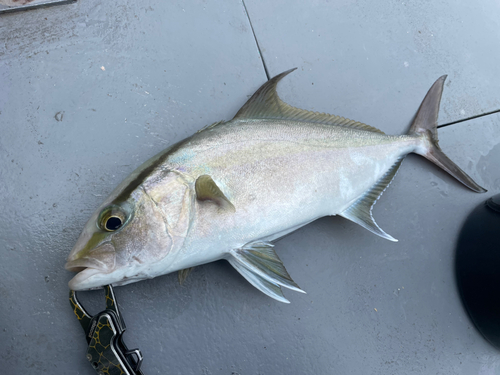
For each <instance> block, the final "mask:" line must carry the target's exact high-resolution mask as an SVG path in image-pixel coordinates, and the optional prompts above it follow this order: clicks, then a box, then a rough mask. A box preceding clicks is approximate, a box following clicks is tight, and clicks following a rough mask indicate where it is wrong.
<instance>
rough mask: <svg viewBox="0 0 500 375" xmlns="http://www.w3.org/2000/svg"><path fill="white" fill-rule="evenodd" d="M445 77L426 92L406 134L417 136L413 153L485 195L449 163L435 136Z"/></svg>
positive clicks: (455, 166) (460, 170) (471, 180)
mask: <svg viewBox="0 0 500 375" xmlns="http://www.w3.org/2000/svg"><path fill="white" fill-rule="evenodd" d="M446 77H447V76H446V75H444V76H442V77H439V78H438V80H437V81H436V82H434V84H433V85H432V87H431V88H430V89H429V91H428V92H427V95H426V96H425V98H424V100H423V101H422V104H420V108H419V109H418V112H417V115H416V116H415V119H414V120H413V123H412V125H411V127H410V130H409V132H408V134H409V135H413V136H418V137H419V138H420V139H421V142H420V143H419V145H418V146H417V147H416V149H415V151H414V152H415V153H416V154H419V155H422V156H423V157H425V158H426V159H428V160H430V161H431V162H433V163H434V164H436V165H437V166H438V167H440V168H441V169H443V170H445V171H446V172H448V173H449V174H450V175H452V176H453V177H455V178H456V179H457V180H458V181H460V182H461V183H462V184H464V185H465V186H467V187H468V188H469V189H471V190H473V191H475V192H477V193H485V192H486V189H484V188H482V187H481V186H479V185H478V184H477V183H476V182H475V181H474V180H473V179H472V178H470V177H469V176H468V175H467V174H466V173H465V172H464V171H463V170H462V169H460V167H459V166H458V165H456V164H455V163H454V162H453V161H451V160H450V159H449V158H448V157H447V156H446V155H445V154H444V152H443V151H442V150H441V148H440V147H439V142H438V134H437V118H438V112H439V104H440V103H441V95H442V93H443V85H444V81H445V79H446Z"/></svg>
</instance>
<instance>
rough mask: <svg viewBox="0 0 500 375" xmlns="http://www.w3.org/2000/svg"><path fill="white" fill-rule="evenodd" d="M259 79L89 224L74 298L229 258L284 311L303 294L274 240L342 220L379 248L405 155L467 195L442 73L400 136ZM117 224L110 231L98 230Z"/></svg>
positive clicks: (142, 172)
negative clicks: (452, 143)
mask: <svg viewBox="0 0 500 375" xmlns="http://www.w3.org/2000/svg"><path fill="white" fill-rule="evenodd" d="M291 71H293V69H292V70H289V71H287V72H284V73H281V74H279V75H277V76H276V77H274V78H273V79H271V80H269V81H268V82H266V83H265V84H264V85H263V86H261V88H259V89H258V90H257V92H256V93H255V94H254V95H253V96H252V97H251V98H250V99H249V100H248V101H247V103H246V104H245V105H244V106H243V107H242V108H241V109H240V111H238V113H237V114H236V116H235V117H234V118H233V119H232V120H231V121H227V122H224V121H219V122H217V123H214V124H212V125H209V126H206V127H205V128H203V129H202V130H200V131H198V132H197V133H196V134H194V135H193V136H191V137H189V138H187V139H185V140H183V141H181V142H178V143H177V144H175V145H173V146H171V147H169V148H168V149H167V150H165V151H163V152H162V153H160V154H158V155H156V156H155V157H153V158H151V159H150V160H149V161H147V162H146V163H144V164H143V165H142V166H140V167H139V168H137V169H136V170H135V171H134V172H133V173H132V174H131V175H130V176H129V177H128V178H127V179H125V180H124V182H122V183H121V184H120V185H119V186H118V187H117V188H116V189H115V190H114V191H113V193H111V195H110V196H109V197H108V198H107V199H106V200H105V201H104V203H103V204H102V205H101V206H100V207H99V208H98V209H97V210H96V211H95V213H94V214H93V215H92V217H91V218H90V219H89V221H88V222H87V224H86V226H85V228H84V230H83V232H82V234H81V236H80V238H79V239H78V241H77V243H76V245H75V247H74V248H73V250H72V251H71V253H70V255H69V257H68V262H67V264H66V268H67V269H69V270H74V271H78V274H77V275H76V276H75V277H74V278H73V279H72V280H71V281H70V283H69V286H70V288H71V289H73V290H84V289H93V288H99V287H101V286H103V285H108V284H112V285H114V286H116V285H125V284H128V283H131V282H135V281H139V280H143V279H148V278H153V277H156V276H159V275H163V274H167V273H170V272H175V271H181V272H180V274H179V279H180V280H183V279H185V277H186V276H187V274H188V273H189V271H187V270H190V269H191V268H192V267H195V266H197V265H200V264H204V263H208V262H211V261H215V260H219V259H226V260H228V261H229V263H230V264H231V265H232V266H233V267H234V268H235V269H236V270H237V271H238V272H239V273H240V274H241V275H242V276H243V277H244V278H245V279H246V280H248V281H249V282H250V283H251V284H252V285H254V286H255V287H256V288H257V289H259V290H261V291H262V292H263V293H265V294H267V295H268V296H270V297H272V298H274V299H276V300H278V301H280V302H288V300H287V299H286V298H285V297H284V295H283V293H282V288H283V287H284V288H288V289H291V290H294V291H299V292H302V290H301V289H300V287H299V286H298V285H297V284H296V283H295V281H293V280H292V278H291V277H290V275H289V274H288V272H287V271H286V269H285V267H284V265H283V264H282V262H281V260H280V259H279V257H278V255H277V254H276V252H275V249H274V243H273V241H276V240H278V239H279V238H281V237H283V236H285V235H286V234H288V233H290V232H292V231H294V230H297V229H298V228H300V227H302V226H304V225H307V224H308V223H310V222H311V221H314V220H315V219H318V218H320V217H322V216H328V215H339V216H342V217H344V218H346V219H348V220H351V221H353V222H355V223H357V224H359V225H360V226H362V227H363V228H365V229H367V230H369V231H371V232H372V233H374V234H376V235H379V236H381V237H383V238H385V239H388V240H391V241H396V240H395V239H394V238H393V237H392V236H390V235H389V234H387V233H385V232H384V231H383V230H382V229H381V228H380V227H379V226H378V225H377V224H376V222H375V220H374V218H373V216H372V208H373V205H374V204H375V203H376V201H377V200H378V198H379V197H380V195H381V194H382V193H383V192H384V191H385V189H386V188H387V187H388V186H389V184H390V182H391V181H392V180H393V178H394V176H395V175H396V173H397V171H398V169H399V167H400V166H401V162H402V161H403V159H404V157H405V156H406V155H407V154H409V153H411V152H414V153H417V154H420V155H422V156H424V157H425V158H427V159H429V160H430V161H432V162H434V163H435V164H436V165H438V166H440V167H441V168H442V169H444V170H445V171H446V172H448V173H450V174H451V175H452V176H453V177H455V178H456V179H457V180H459V181H460V182H462V183H463V184H464V185H465V186H467V187H468V188H470V189H471V190H473V191H475V192H484V191H485V190H484V189H483V188H482V187H480V186H479V185H477V184H476V183H475V182H474V181H473V180H472V179H471V178H470V177H469V176H467V175H466V174H465V173H464V172H463V171H462V170H461V169H460V168H459V167H458V166H457V165H455V164H454V163H453V162H452V161H451V160H450V159H448V158H447V157H446V155H445V154H444V153H443V152H442V151H441V149H440V148H439V146H438V141H437V117H438V112H439V104H440V100H441V94H442V90H443V84H444V80H445V78H446V77H445V76H443V77H441V78H439V79H438V80H437V81H436V82H435V83H434V85H433V86H432V87H431V89H430V90H429V92H428V93H427V95H426V97H425V98H424V100H423V102H422V104H421V106H420V108H419V111H418V112H417V115H416V116H415V119H414V121H413V124H412V126H411V127H410V130H409V132H408V134H405V135H386V134H384V133H383V132H381V131H380V130H378V129H376V128H373V127H371V126H368V125H366V124H363V123H360V122H356V121H353V120H349V119H346V118H343V117H340V116H335V115H329V114H325V113H317V112H311V111H306V110H302V109H298V108H295V107H292V106H290V105H288V104H286V103H284V102H283V101H282V100H281V99H280V98H279V96H278V94H277V92H276V86H277V84H278V82H279V81H280V80H281V79H282V78H283V77H284V76H286V75H287V74H289V73H290V72H291ZM108 220H113V221H112V225H106V223H107V222H108Z"/></svg>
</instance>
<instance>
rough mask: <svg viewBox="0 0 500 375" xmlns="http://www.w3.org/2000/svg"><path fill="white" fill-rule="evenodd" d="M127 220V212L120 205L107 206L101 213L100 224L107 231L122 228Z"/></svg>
mask: <svg viewBox="0 0 500 375" xmlns="http://www.w3.org/2000/svg"><path fill="white" fill-rule="evenodd" d="M126 221H127V215H126V213H125V212H124V211H123V210H122V209H121V208H120V207H118V206H110V207H108V208H105V209H104V210H103V211H102V212H101V214H100V215H99V221H98V225H99V227H100V228H101V229H102V230H105V231H106V232H114V231H116V230H118V229H120V228H121V227H122V226H123V225H124V224H125V222H126Z"/></svg>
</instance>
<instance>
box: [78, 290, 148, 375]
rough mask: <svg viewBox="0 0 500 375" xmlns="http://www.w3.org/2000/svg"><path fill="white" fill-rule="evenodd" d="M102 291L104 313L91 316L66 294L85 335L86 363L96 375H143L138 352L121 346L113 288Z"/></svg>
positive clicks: (120, 323)
mask: <svg viewBox="0 0 500 375" xmlns="http://www.w3.org/2000/svg"><path fill="white" fill-rule="evenodd" d="M104 291H105V293H106V310H104V311H101V312H100V313H99V314H96V315H94V316H91V315H90V314H89V313H87V311H85V309H84V307H83V306H82V305H81V304H80V302H79V301H78V298H77V296H76V292H75V291H74V290H71V291H70V292H69V301H70V303H71V307H72V308H73V312H74V313H75V315H76V317H77V318H78V321H79V322H80V324H81V326H82V328H83V330H84V331H85V338H86V339H87V345H88V348H87V359H88V360H89V362H90V363H91V365H92V367H93V368H94V369H95V370H96V371H97V374H98V375H105V374H106V375H144V374H143V372H142V371H141V364H142V354H141V352H140V350H139V349H132V350H129V349H128V348H127V346H126V345H125V343H124V342H123V336H122V335H123V333H124V332H125V329H126V327H125V322H124V321H123V318H122V316H121V314H120V311H119V310H118V304H117V303H116V298H115V294H114V292H113V288H112V287H111V285H106V286H105V287H104Z"/></svg>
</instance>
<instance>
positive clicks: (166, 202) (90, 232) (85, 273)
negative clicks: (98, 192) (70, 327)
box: [65, 171, 194, 290]
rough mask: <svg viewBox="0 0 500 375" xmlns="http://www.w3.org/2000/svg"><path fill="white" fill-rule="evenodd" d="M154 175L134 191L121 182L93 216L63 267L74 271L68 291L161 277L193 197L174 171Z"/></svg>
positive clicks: (180, 237) (184, 226)
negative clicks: (75, 273)
mask: <svg viewBox="0 0 500 375" xmlns="http://www.w3.org/2000/svg"><path fill="white" fill-rule="evenodd" d="M159 173H160V174H161V175H158V173H156V174H153V176H149V178H148V179H146V180H145V181H142V182H141V183H140V184H138V186H136V187H135V188H133V189H132V188H130V182H129V184H127V181H124V183H122V184H121V186H119V187H118V188H117V191H115V192H113V193H112V194H111V196H110V197H109V198H108V199H107V200H106V202H104V203H103V204H102V205H101V206H100V207H99V208H98V209H97V210H96V211H95V212H94V213H93V215H92V216H91V218H90V219H89V221H88V222H87V224H86V225H85V227H84V229H83V231H82V233H81V235H80V237H79V238H78V240H77V242H76V244H75V246H74V247H73V250H72V251H71V252H70V254H69V256H68V260H67V263H66V265H65V268H66V269H67V270H69V271H74V272H78V273H77V275H76V276H75V277H73V279H71V280H70V282H69V287H70V289H72V290H89V289H97V288H100V287H102V286H104V285H108V284H112V285H114V286H117V285H125V284H129V283H132V282H135V281H139V280H144V279H148V278H152V277H155V276H158V275H160V274H163V273H164V272H161V270H162V269H163V268H162V267H164V263H165V259H166V258H169V259H173V258H175V257H176V255H178V251H177V250H179V249H180V248H181V247H182V244H183V242H184V239H185V237H186V235H187V232H188V230H189V226H190V223H191V215H190V213H191V212H192V205H193V200H194V194H193V192H192V187H191V186H190V183H189V182H188V181H186V179H185V178H183V177H182V176H181V175H179V174H178V173H174V172H172V171H161V172H159ZM129 179H130V180H132V179H131V178H129ZM124 192H125V193H126V194H124ZM169 259H167V260H169ZM170 263H171V262H170Z"/></svg>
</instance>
